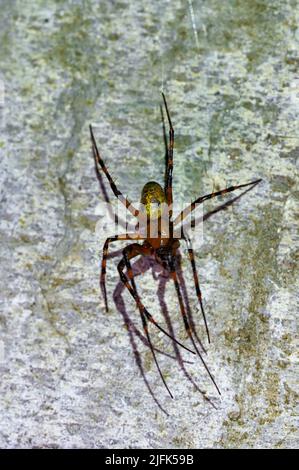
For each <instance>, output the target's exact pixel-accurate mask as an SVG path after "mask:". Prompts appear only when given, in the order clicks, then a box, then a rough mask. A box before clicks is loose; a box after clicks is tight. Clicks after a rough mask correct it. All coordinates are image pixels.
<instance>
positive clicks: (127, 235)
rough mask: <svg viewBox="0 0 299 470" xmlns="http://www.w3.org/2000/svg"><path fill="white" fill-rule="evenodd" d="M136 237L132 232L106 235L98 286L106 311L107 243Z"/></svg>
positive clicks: (107, 309)
mask: <svg viewBox="0 0 299 470" xmlns="http://www.w3.org/2000/svg"><path fill="white" fill-rule="evenodd" d="M132 239H135V240H136V239H137V237H136V234H134V233H125V234H123V235H114V236H113V237H108V238H107V240H106V241H105V243H104V246H103V258H102V263H101V268H102V269H101V275H100V287H101V291H102V294H103V297H104V302H105V308H106V312H108V311H109V308H108V299H107V290H106V265H107V257H108V252H109V244H110V243H111V242H115V241H117V240H132Z"/></svg>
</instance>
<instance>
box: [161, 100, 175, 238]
mask: <svg viewBox="0 0 299 470" xmlns="http://www.w3.org/2000/svg"><path fill="white" fill-rule="evenodd" d="M162 97H163V101H164V106H165V110H166V114H167V119H168V124H169V145H168V152H167V162H166V174H165V193H166V200H167V204H168V211H169V232H170V237H172V234H173V222H172V202H173V197H172V171H173V146H174V129H173V127H172V122H171V118H170V114H169V111H168V106H167V102H166V98H165V95H164V93H163V92H162ZM164 142H165V138H164Z"/></svg>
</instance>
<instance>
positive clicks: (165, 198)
mask: <svg viewBox="0 0 299 470" xmlns="http://www.w3.org/2000/svg"><path fill="white" fill-rule="evenodd" d="M162 97H163V102H164V106H165V111H166V115H167V121H168V125H169V139H167V136H166V132H165V125H164V114H163V109H162V107H160V110H161V115H162V122H163V132H164V142H165V147H166V158H165V161H166V168H165V177H164V188H162V186H161V185H160V184H159V183H157V182H155V181H150V182H148V183H146V184H145V186H144V187H143V189H142V193H141V204H142V208H143V209H136V208H135V207H134V206H133V204H132V203H131V202H130V201H129V199H127V198H126V197H125V196H124V195H123V194H122V193H121V192H120V191H119V189H118V188H117V186H116V184H115V182H114V181H113V179H112V177H111V175H110V173H109V171H108V169H107V167H106V166H105V163H104V161H103V159H102V157H101V155H100V153H99V150H98V148H97V144H96V140H95V137H94V134H93V129H92V126H91V125H90V126H89V128H90V136H91V142H92V151H93V156H94V159H95V164H96V171H97V172H100V168H101V169H102V171H103V172H104V174H105V175H106V177H107V179H108V181H109V184H110V187H111V189H112V191H113V193H114V195H115V196H116V197H117V199H118V200H119V201H121V203H122V204H124V206H125V207H126V209H127V210H128V211H129V212H130V213H131V214H132V215H133V216H134V217H136V218H137V219H138V223H137V225H136V231H135V232H132V233H124V234H123V235H115V236H111V237H109V238H107V240H106V241H105V243H104V247H103V258H102V268H101V276H100V285H101V289H102V292H103V297H104V301H105V307H106V311H108V301H107V293H106V285H105V275H106V263H107V257H108V248H109V244H110V243H111V242H114V241H117V240H131V241H132V243H130V244H128V245H127V246H126V247H125V248H124V249H123V251H122V255H123V256H122V259H121V261H120V262H119V264H118V266H117V269H118V272H119V276H120V279H121V281H122V282H123V284H124V286H125V287H126V288H127V290H128V291H129V293H130V295H131V296H132V297H133V299H134V300H135V303H136V306H137V307H138V310H139V313H140V317H141V322H142V326H143V330H144V333H145V335H146V338H147V341H148V344H149V347H150V350H151V353H152V355H153V359H154V361H155V364H156V367H157V370H158V372H159V374H160V377H161V379H162V381H163V383H164V385H165V387H166V389H167V391H168V393H169V395H170V396H171V397H172V398H173V395H172V393H171V391H170V389H169V387H168V385H167V383H166V380H165V378H164V376H163V374H162V371H161V369H160V366H159V363H158V360H157V357H156V353H155V350H154V347H153V344H152V341H151V338H150V335H149V330H148V323H149V322H150V323H152V324H154V325H155V327H157V328H158V329H159V330H160V331H162V332H163V333H164V334H165V335H166V336H168V337H169V338H171V339H172V341H174V342H175V343H176V344H177V345H178V346H180V347H181V348H183V349H185V350H187V351H189V352H191V353H193V354H197V355H198V357H199V358H200V360H201V362H202V364H203V366H204V367H205V369H206V371H207V373H208V374H209V377H210V379H211V380H212V382H213V384H214V386H215V388H216V390H217V392H218V393H219V394H221V393H220V390H219V387H218V385H217V383H216V381H215V379H214V377H213V375H212V374H211V372H210V370H209V368H208V366H207V364H206V362H205V360H204V359H203V357H202V354H201V352H200V350H199V348H198V347H197V345H196V342H195V340H194V331H193V328H192V326H191V325H190V321H189V319H188V316H187V313H186V308H185V305H184V301H183V297H182V292H181V287H180V285H179V282H178V277H177V271H176V256H177V250H178V248H179V246H180V242H179V240H183V241H184V242H185V243H186V245H187V249H188V255H189V260H190V263H191V268H192V272H193V279H194V285H195V290H196V294H197V298H198V302H199V305H200V309H201V313H202V317H203V321H204V324H205V329H206V333H207V338H208V342H209V343H210V334H209V329H208V324H207V320H206V315H205V311H204V307H203V302H202V295H201V289H200V285H199V280H198V274H197V270H196V265H195V257H194V251H193V248H192V244H191V240H190V239H189V237H188V235H187V234H185V233H184V231H182V233H180V236H177V231H175V227H176V226H177V225H178V224H180V223H181V222H182V221H183V220H184V219H185V218H186V217H187V215H189V214H190V213H191V212H193V211H194V209H195V208H196V207H197V204H202V203H203V202H204V201H206V200H208V199H212V198H214V197H217V196H223V195H224V194H227V193H229V192H232V191H235V190H236V189H240V188H245V187H247V186H252V187H253V186H255V185H256V184H258V183H259V182H260V181H261V179H258V180H255V181H251V182H250V183H245V184H239V185H237V186H230V187H228V188H225V189H222V190H220V191H216V192H213V193H211V194H206V195H205V196H200V197H198V198H197V199H196V200H195V201H193V202H192V203H191V204H190V205H189V206H188V207H187V208H186V209H184V210H183V211H182V212H181V213H180V214H179V215H178V216H177V217H176V218H175V219H173V210H172V205H173V195H172V172H173V148H174V129H173V126H172V122H171V118H170V114H169V110H168V106H167V102H166V98H165V95H164V93H162ZM165 209H166V210H165ZM141 221H143V223H142V224H141ZM152 223H155V224H156V226H157V227H158V231H157V233H156V234H155V236H152V232H151V224H152ZM141 227H142V228H141ZM140 240H143V243H142V244H139V243H138V242H137V241H140ZM139 255H142V256H149V255H153V256H154V257H155V259H156V262H157V263H159V264H160V265H161V266H162V267H163V268H164V269H166V270H167V271H168V272H169V275H170V278H171V279H172V280H173V282H174V286H175V290H176V294H177V297H178V302H179V307H180V312H181V316H182V318H183V322H184V327H185V330H186V333H187V335H188V337H189V339H190V341H191V344H192V346H193V348H194V350H192V349H189V348H188V347H187V346H185V345H184V344H182V343H181V342H180V341H178V340H177V339H176V338H174V337H173V336H172V335H170V334H169V333H168V332H167V331H166V330H165V329H164V328H162V327H161V325H160V324H159V323H158V322H157V321H156V320H155V318H154V317H153V316H152V314H151V313H150V312H149V311H148V309H147V308H146V307H145V306H144V304H143V303H142V301H141V299H140V296H139V294H138V292H137V287H136V283H135V279H134V276H133V270H132V266H131V260H132V259H133V258H135V257H137V256H139ZM125 270H126V273H125V272H124V271H125Z"/></svg>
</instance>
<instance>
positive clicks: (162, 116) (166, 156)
mask: <svg viewBox="0 0 299 470" xmlns="http://www.w3.org/2000/svg"><path fill="white" fill-rule="evenodd" d="M160 113H161V121H162V130H163V141H164V149H165V174H164V186H165V191H166V180H167V162H168V143H167V136H166V129H165V120H164V113H163V108H162V106H160Z"/></svg>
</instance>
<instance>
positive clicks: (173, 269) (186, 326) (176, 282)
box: [170, 260, 221, 395]
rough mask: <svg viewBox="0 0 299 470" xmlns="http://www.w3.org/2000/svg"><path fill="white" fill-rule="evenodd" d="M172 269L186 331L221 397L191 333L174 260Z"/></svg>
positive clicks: (171, 265) (171, 273) (171, 264)
mask: <svg viewBox="0 0 299 470" xmlns="http://www.w3.org/2000/svg"><path fill="white" fill-rule="evenodd" d="M170 268H171V271H170V275H171V277H172V279H173V281H174V285H175V289H176V292H177V296H178V300H179V304H180V310H181V314H182V317H183V320H184V326H185V329H186V332H187V334H188V336H189V338H190V340H191V342H192V344H193V346H194V349H195V351H196V352H197V355H198V356H199V358H200V360H201V362H202V363H203V365H204V367H205V369H206V371H207V373H208V374H209V377H210V379H211V380H212V382H213V384H214V385H215V388H216V390H217V392H218V393H219V395H221V392H220V390H219V387H218V385H217V384H216V381H215V379H214V377H213V376H212V374H211V372H210V370H209V368H208V366H207V364H206V363H205V361H204V359H203V357H202V355H201V353H200V351H199V349H198V348H197V346H196V343H195V341H194V338H193V336H192V331H191V328H190V325H189V322H188V318H187V314H186V309H185V306H184V302H183V298H182V294H181V290H180V286H179V283H178V280H177V274H176V270H175V266H174V262H173V260H172V261H171V262H170Z"/></svg>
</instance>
